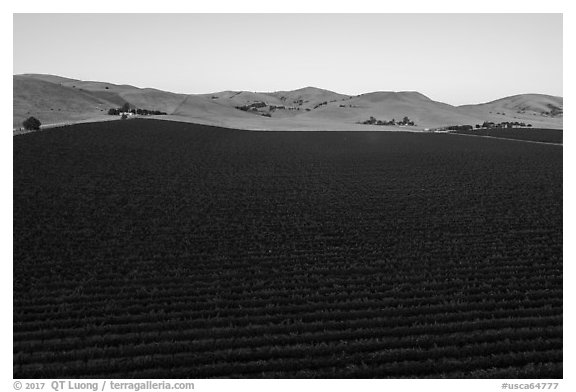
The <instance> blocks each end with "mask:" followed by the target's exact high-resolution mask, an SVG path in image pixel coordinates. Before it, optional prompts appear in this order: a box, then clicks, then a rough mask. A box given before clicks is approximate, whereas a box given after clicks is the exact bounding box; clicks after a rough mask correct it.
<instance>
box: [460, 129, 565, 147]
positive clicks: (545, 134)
mask: <svg viewBox="0 0 576 392" xmlns="http://www.w3.org/2000/svg"><path fill="white" fill-rule="evenodd" d="M452 133H459V134H463V135H477V136H492V137H501V138H507V139H519V140H527V141H533V142H544V143H557V144H562V130H560V129H541V128H491V129H473V130H471V131H454V132H452Z"/></svg>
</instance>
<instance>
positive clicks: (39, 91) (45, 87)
mask: <svg viewBox="0 0 576 392" xmlns="http://www.w3.org/2000/svg"><path fill="white" fill-rule="evenodd" d="M13 81H14V89H13V97H14V108H13V126H14V127H15V128H17V127H19V126H20V124H21V123H22V121H23V120H24V119H25V118H27V117H29V116H35V117H37V118H38V119H40V121H41V122H42V123H43V124H53V123H65V122H78V121H85V120H95V121H99V120H108V119H111V118H112V119H114V118H115V117H111V116H108V115H107V111H108V109H109V108H113V107H119V106H121V105H122V104H123V103H125V102H128V103H129V104H131V105H132V106H133V107H137V108H141V109H149V110H160V111H163V112H166V113H167V116H164V117H163V118H164V119H170V120H177V121H187V122H198V123H202V124H209V125H218V126H225V127H230V128H239V129H254V130H345V129H349V130H360V129H369V130H381V129H398V127H392V126H387V127H384V128H380V127H374V126H369V125H361V124H359V123H360V122H363V121H365V120H367V119H369V118H370V117H375V118H377V119H378V120H383V121H390V120H392V119H395V120H401V119H402V118H404V116H407V117H409V118H410V120H412V121H414V122H415V126H414V127H410V128H403V129H412V130H420V129H424V128H436V127H442V126H448V125H464V124H469V125H475V124H481V123H482V122H484V121H493V122H514V121H518V122H525V123H530V124H532V125H533V126H534V127H541V128H556V129H561V128H562V120H563V98H562V97H554V96H549V95H543V94H523V95H515V96H511V97H506V98H502V99H499V100H496V101H492V102H487V103H482V104H478V105H463V106H452V105H449V104H445V103H441V102H437V101H434V100H432V99H430V98H428V97H426V96H425V95H423V94H421V93H419V92H415V91H403V92H393V91H378V92H372V93H366V94H361V95H358V96H349V95H344V94H339V93H336V92H333V91H329V90H324V89H319V88H315V87H305V88H301V89H297V90H292V91H276V92H249V91H222V92H215V93H211V94H177V93H172V92H167V91H162V90H157V89H152V88H138V87H135V86H131V85H116V84H112V83H106V82H97V81H81V80H76V79H70V78H65V77H60V76H55V75H42V74H24V75H14V77H13ZM238 108H242V109H243V110H238Z"/></svg>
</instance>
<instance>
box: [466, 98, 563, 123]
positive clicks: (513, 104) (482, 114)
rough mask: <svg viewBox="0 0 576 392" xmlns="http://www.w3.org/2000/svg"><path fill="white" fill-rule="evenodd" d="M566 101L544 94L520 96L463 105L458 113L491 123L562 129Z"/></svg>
mask: <svg viewBox="0 0 576 392" xmlns="http://www.w3.org/2000/svg"><path fill="white" fill-rule="evenodd" d="M563 108H564V99H563V98H562V97H554V96H551V95H544V94H520V95H513V96H510V97H505V98H501V99H497V100H495V101H491V102H487V103H482V104H478V105H463V106H459V107H457V109H458V111H460V112H461V113H464V114H466V115H470V116H474V117H479V118H489V119H490V121H495V122H502V121H522V122H528V123H531V124H533V125H534V126H539V127H543V128H562V122H563V121H562V120H563Z"/></svg>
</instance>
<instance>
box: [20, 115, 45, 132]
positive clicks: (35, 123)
mask: <svg viewBox="0 0 576 392" xmlns="http://www.w3.org/2000/svg"><path fill="white" fill-rule="evenodd" d="M22 125H23V126H24V129H26V130H28V131H37V130H39V129H40V125H42V123H40V120H38V119H37V118H36V117H28V118H27V119H26V120H24V122H23V123H22Z"/></svg>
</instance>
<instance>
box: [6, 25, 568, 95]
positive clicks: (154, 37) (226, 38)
mask: <svg viewBox="0 0 576 392" xmlns="http://www.w3.org/2000/svg"><path fill="white" fill-rule="evenodd" d="M13 72H14V74H21V73H45V74H54V75H59V76H65V77H70V78H75V79H82V80H97V81H105V82H111V83H117V84H132V85H135V86H138V87H154V88H158V89H161V90H167V91H173V92H179V93H188V94H196V93H211V92H216V91H222V90H247V91H277V90H293V89H297V88H301V87H306V86H315V87H320V88H325V89H328V90H332V91H336V92H339V93H343V94H350V95H355V94H360V93H366V92H372V91H408V90H415V91H419V92H421V93H423V94H424V95H426V96H428V97H430V98H432V99H434V100H437V101H441V102H446V103H449V104H453V105H461V104H468V103H481V102H487V101H490V100H494V99H498V98H502V97H505V96H509V95H514V94H523V93H541V94H550V95H558V96H562V95H563V92H562V91H563V90H562V14H14V69H13Z"/></svg>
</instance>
